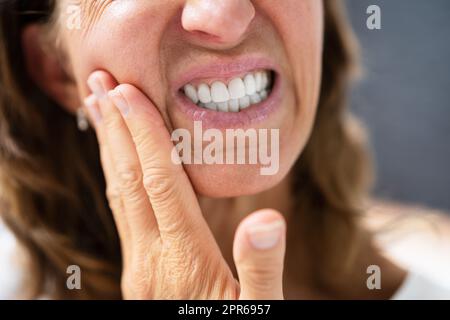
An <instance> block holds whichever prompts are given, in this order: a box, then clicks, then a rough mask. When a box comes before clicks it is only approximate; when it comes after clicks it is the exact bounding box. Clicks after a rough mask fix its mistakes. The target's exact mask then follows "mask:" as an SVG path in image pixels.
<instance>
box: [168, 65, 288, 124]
mask: <svg viewBox="0 0 450 320" xmlns="http://www.w3.org/2000/svg"><path fill="white" fill-rule="evenodd" d="M274 81H275V82H274V84H273V87H272V91H271V92H270V94H269V96H268V97H267V99H266V100H264V101H262V102H260V103H258V104H254V105H251V106H250V107H248V108H246V109H244V110H242V111H240V112H219V111H214V110H208V109H204V108H201V107H199V106H197V105H196V104H194V103H193V102H192V101H191V100H190V99H189V98H188V97H186V95H184V94H183V93H182V92H178V93H177V95H176V97H175V101H176V105H177V108H178V109H179V110H180V111H181V113H183V114H184V116H185V117H187V118H188V119H190V120H192V121H201V122H202V125H203V127H205V128H208V127H209V128H217V129H227V128H234V127H248V126H252V125H257V124H260V123H262V122H264V121H266V120H267V119H268V118H270V116H271V115H272V114H274V113H275V112H277V109H278V108H279V107H280V105H281V91H282V90H281V77H280V75H279V73H276V75H275V77H274Z"/></svg>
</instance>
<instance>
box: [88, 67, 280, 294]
mask: <svg viewBox="0 0 450 320" xmlns="http://www.w3.org/2000/svg"><path fill="white" fill-rule="evenodd" d="M88 84H89V87H90V88H91V90H92V92H93V95H91V96H90V97H88V98H87V99H86V101H85V102H86V107H87V109H88V111H89V114H90V118H91V121H92V122H93V123H94V125H95V129H96V132H97V136H98V140H99V145H100V151H101V158H102V165H103V169H104V171H105V177H106V180H107V181H106V182H107V196H108V200H109V203H110V207H111V209H112V212H113V215H114V219H115V221H116V224H117V228H118V231H119V236H120V239H121V245H122V254H123V257H124V268H123V275H122V288H123V294H124V297H126V298H133V299H136V298H138V299H168V298H169V299H170V298H173V299H238V298H242V299H282V298H283V292H282V272H283V259H284V250H285V236H284V233H285V229H286V228H285V224H284V220H283V217H282V216H281V215H280V214H279V213H276V212H274V211H273V210H263V211H260V212H256V213H253V214H252V215H250V216H249V217H247V218H246V219H244V221H243V222H242V223H241V225H240V226H239V228H238V230H237V232H236V236H235V243H234V258H235V262H236V268H237V270H238V274H239V279H240V285H239V284H238V282H237V281H236V280H235V279H234V277H233V274H232V273H231V270H230V268H229V266H228V265H227V263H226V262H225V260H224V259H223V257H222V254H221V252H220V249H219V247H218V245H217V243H216V242H215V239H214V237H213V235H212V233H211V231H210V229H209V227H208V225H207V224H206V221H205V220H204V219H203V215H202V213H201V210H200V206H199V204H198V201H197V197H196V194H195V192H194V189H193V187H192V185H191V183H190V181H189V178H188V176H187V175H186V172H185V171H184V169H183V167H182V165H178V164H176V163H174V162H173V161H172V149H173V147H174V146H173V144H172V142H171V139H170V134H169V132H168V130H167V128H166V126H165V123H164V121H163V119H162V117H161V115H160V114H159V111H158V109H157V108H156V107H155V106H154V104H153V103H152V102H151V101H150V99H148V98H147V97H146V96H145V95H144V94H143V93H142V92H140V91H139V90H138V89H137V88H135V87H134V86H131V85H127V84H121V85H118V83H117V82H116V81H115V80H114V79H113V77H112V76H111V75H109V74H108V73H106V72H103V71H101V72H95V73H94V74H92V75H91V76H90V78H89V80H88Z"/></svg>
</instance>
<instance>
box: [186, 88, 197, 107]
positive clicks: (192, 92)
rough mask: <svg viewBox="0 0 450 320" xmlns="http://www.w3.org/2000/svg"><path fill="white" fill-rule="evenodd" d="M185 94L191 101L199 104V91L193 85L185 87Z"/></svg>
mask: <svg viewBox="0 0 450 320" xmlns="http://www.w3.org/2000/svg"><path fill="white" fill-rule="evenodd" d="M184 94H185V95H186V96H187V97H188V98H189V99H191V101H192V102H193V103H195V104H197V103H198V96H197V90H196V89H195V87H194V86H193V85H191V84H187V85H185V86H184Z"/></svg>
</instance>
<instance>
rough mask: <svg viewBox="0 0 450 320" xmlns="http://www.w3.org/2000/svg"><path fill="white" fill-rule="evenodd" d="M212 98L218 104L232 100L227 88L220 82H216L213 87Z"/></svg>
mask: <svg viewBox="0 0 450 320" xmlns="http://www.w3.org/2000/svg"><path fill="white" fill-rule="evenodd" d="M211 97H212V100H213V101H214V102H216V103H220V102H225V101H228V100H230V94H229V92H228V89H227V86H226V85H225V84H224V83H223V82H220V81H216V82H214V83H213V84H212V85H211Z"/></svg>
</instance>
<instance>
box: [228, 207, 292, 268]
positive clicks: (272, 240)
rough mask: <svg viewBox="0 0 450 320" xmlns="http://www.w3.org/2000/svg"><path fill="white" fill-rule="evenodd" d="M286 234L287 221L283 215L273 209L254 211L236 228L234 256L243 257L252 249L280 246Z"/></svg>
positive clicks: (261, 249)
mask: <svg viewBox="0 0 450 320" xmlns="http://www.w3.org/2000/svg"><path fill="white" fill-rule="evenodd" d="M285 234H286V221H285V219H284V217H283V215H282V214H281V213H280V212H278V211H276V210H273V209H262V210H258V211H256V212H253V213H252V214H250V215H249V216H247V217H246V218H244V220H242V222H241V223H240V225H239V227H238V229H237V230H236V235H235V242H234V247H233V251H234V256H235V259H236V260H240V259H242V258H243V257H244V256H245V254H246V253H247V252H248V251H249V250H251V251H268V250H271V249H274V248H277V247H279V246H280V245H281V244H282V243H283V242H284V238H285Z"/></svg>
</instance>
